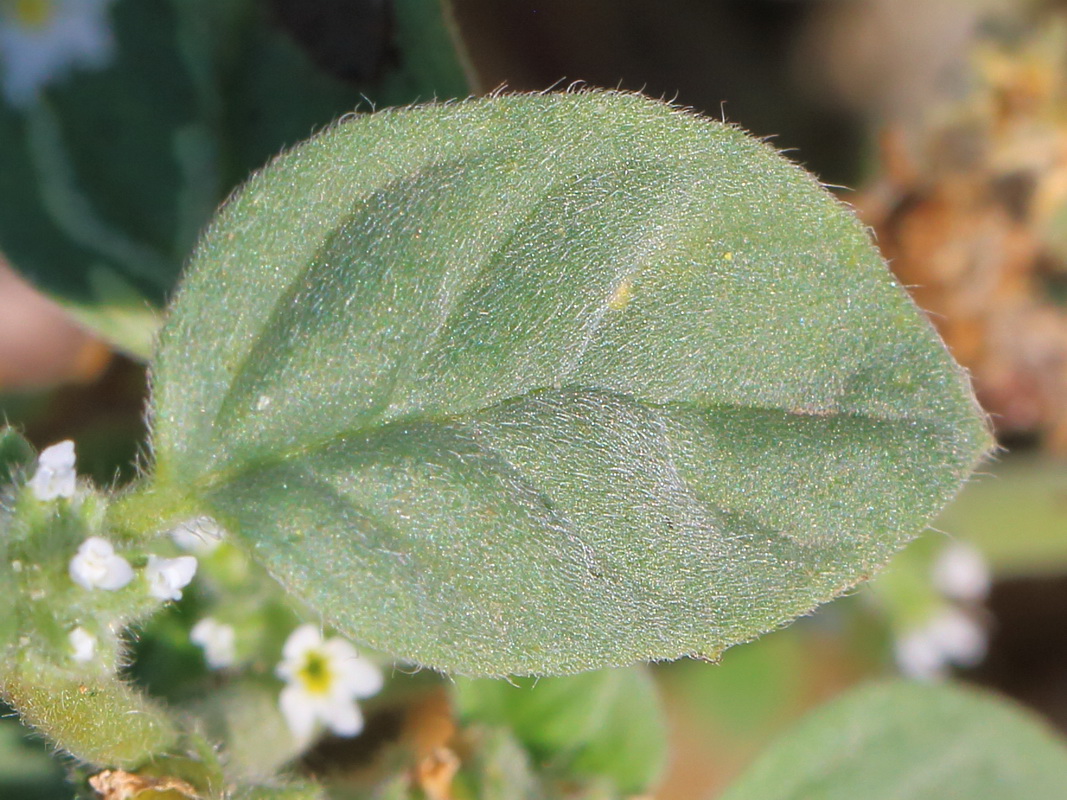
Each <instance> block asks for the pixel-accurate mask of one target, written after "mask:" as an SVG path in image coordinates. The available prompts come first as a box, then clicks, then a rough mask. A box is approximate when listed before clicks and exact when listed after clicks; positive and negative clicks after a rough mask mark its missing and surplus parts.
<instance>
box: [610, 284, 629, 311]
mask: <svg viewBox="0 0 1067 800" xmlns="http://www.w3.org/2000/svg"><path fill="white" fill-rule="evenodd" d="M632 295H633V282H632V281H631V280H630V279H629V278H623V280H622V282H621V283H620V284H619V285H618V286H617V287H616V288H615V291H614V292H612V294H611V298H610V299H609V300H608V308H610V309H611V310H612V311H622V309H624V308H626V306H627V305H628V304H629V303H630V297H631V296H632Z"/></svg>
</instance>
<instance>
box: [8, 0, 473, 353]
mask: <svg viewBox="0 0 1067 800" xmlns="http://www.w3.org/2000/svg"><path fill="white" fill-rule="evenodd" d="M268 6H269V4H267V3H257V2H253V0H210V2H208V0H118V1H117V2H115V3H113V4H111V5H110V6H108V5H107V4H101V5H100V8H101V10H100V12H99V13H100V14H101V15H103V19H102V20H101V21H100V24H101V27H102V29H103V30H105V31H109V34H105V35H110V37H111V38H112V39H113V41H114V47H113V49H112V50H111V51H110V52H108V53H105V54H104V55H102V56H101V57H100V58H99V59H98V61H100V62H101V63H96V64H93V65H91V66H90V67H85V66H82V67H77V66H76V67H75V68H74V69H72V70H71V71H70V72H69V74H68V75H66V76H64V77H62V78H60V79H57V80H55V81H54V82H53V83H51V84H50V85H48V86H47V88H46V89H45V90H44V91H43V92H42V93H41V94H40V96H39V98H38V100H36V101H30V102H27V101H26V100H25V99H24V100H21V101H18V102H13V101H12V100H11V99H10V98H9V100H8V102H0V149H2V151H3V153H4V169H3V170H2V171H0V193H2V196H3V197H4V198H5V202H4V203H3V204H2V205H0V249H2V250H3V251H4V253H5V254H6V256H7V257H8V258H9V259H10V261H11V263H12V264H13V265H14V266H15V267H16V268H17V269H19V270H20V271H21V272H23V273H25V274H26V275H27V276H28V277H30V278H31V279H32V280H33V281H34V282H35V283H36V284H37V285H38V286H40V287H41V288H43V289H45V290H46V291H47V292H49V293H50V294H51V295H53V296H54V297H56V298H57V299H58V300H60V301H61V302H62V303H63V304H64V305H65V306H66V307H67V308H68V309H69V310H70V311H71V312H72V313H73V314H74V316H75V317H77V318H78V319H79V320H80V321H81V322H82V323H83V324H85V325H87V326H89V327H91V328H93V329H94V330H96V331H97V332H98V333H100V334H102V335H103V336H105V337H106V338H107V339H108V340H109V341H111V342H113V343H114V344H116V345H117V346H119V347H120V348H122V349H124V350H125V351H127V352H129V353H131V354H134V355H137V356H140V357H142V358H147V357H148V355H149V354H150V353H151V348H152V343H153V337H154V334H155V331H156V329H157V326H158V322H159V308H160V307H161V306H162V305H163V304H164V303H165V301H166V299H167V297H168V296H169V294H170V292H171V290H172V288H173V286H174V284H175V282H176V281H177V277H178V274H179V272H180V271H181V269H182V266H183V265H184V263H185V261H186V259H187V257H188V254H189V252H190V251H191V249H192V246H193V243H194V241H195V240H196V238H197V236H198V235H199V233H200V231H201V229H202V228H203V227H204V225H205V224H206V222H207V221H208V219H209V217H210V215H211V213H212V212H213V211H214V209H215V208H216V206H217V205H218V204H219V203H220V202H221V201H222V200H223V199H224V198H225V197H226V196H227V194H228V193H229V192H230V191H231V190H232V188H233V187H234V186H235V185H237V184H238V183H240V182H241V181H243V180H244V179H245V178H246V177H247V176H248V174H249V172H250V171H251V170H253V169H255V168H257V167H259V166H260V165H261V164H262V163H263V162H264V161H266V160H268V159H269V158H271V157H273V156H274V155H275V154H277V153H278V152H279V151H280V150H282V149H283V148H284V147H286V146H288V145H292V144H294V143H296V142H298V141H300V140H301V139H303V138H305V137H306V136H307V135H308V133H309V132H310V131H312V130H314V129H315V128H318V127H322V126H325V125H327V124H329V123H330V122H331V121H333V120H334V119H335V118H337V117H338V116H340V115H341V114H344V113H347V112H349V111H351V110H352V109H353V108H355V107H356V106H357V105H359V104H360V103H361V102H363V100H364V98H370V99H371V100H372V101H377V102H383V103H409V102H411V101H413V100H417V99H420V98H423V99H425V98H429V97H433V96H435V95H436V96H440V97H461V96H464V95H466V94H468V93H469V91H470V86H469V83H468V80H467V73H466V72H465V71H464V69H463V66H462V64H461V61H460V57H459V55H458V54H457V53H458V50H457V49H456V48H455V47H452V45H451V43H452V41H453V40H452V39H450V38H449V32H448V30H447V29H446V27H445V26H446V24H447V22H448V17H447V14H446V13H445V7H444V6H443V5H440V4H438V3H433V2H429V0H407V1H406V2H403V3H400V4H399V6H398V9H397V15H398V16H397V26H396V32H395V36H396V39H397V41H396V43H395V45H396V47H397V48H399V49H398V50H397V51H396V52H397V56H396V59H395V63H392V62H390V63H388V64H385V65H384V66H380V67H377V68H375V69H374V70H372V71H370V72H368V73H367V75H366V76H364V78H363V79H362V80H356V79H353V80H341V79H340V78H338V77H337V76H335V75H331V74H329V73H328V72H327V71H325V70H324V69H322V68H320V67H319V66H316V64H315V63H314V62H313V57H314V55H315V53H314V48H315V47H316V42H314V41H312V42H308V43H305V44H306V47H302V46H301V44H300V43H298V42H297V41H296V40H295V39H294V38H293V37H292V36H290V35H289V34H288V33H287V32H286V31H284V30H282V29H281V27H280V25H279V20H278V19H276V18H275V17H276V15H272V14H271V13H270V10H269V8H268ZM0 13H3V14H5V15H7V18H6V20H5V21H4V24H5V25H7V26H9V27H15V28H17V26H18V25H19V24H28V23H20V21H19V12H18V10H17V9H10V10H7V11H4V10H3V8H2V7H0ZM89 13H90V14H91V13H92V12H89ZM316 13H320V12H317V11H316V9H314V8H311V7H310V5H308V4H305V5H304V8H303V10H298V14H303V15H305V16H307V15H315V14H316ZM333 13H334V14H336V13H339V12H337V11H336V10H335V11H334V12H333ZM345 13H348V12H345ZM352 22H353V21H352V20H347V19H341V20H337V19H335V20H334V21H333V25H334V27H335V28H337V29H349V28H351V27H352V24H351V23H352ZM50 23H51V21H50V20H46V21H45V22H44V23H43V25H44V32H43V33H42V34H41V36H42V37H43V39H47V38H48V35H49V34H48V25H49V24H50ZM345 23H348V24H347V25H346V24H345ZM67 24H68V26H69V25H82V26H85V25H86V23H85V21H84V20H82V21H80V22H79V21H77V20H75V21H73V22H70V21H68V23H67ZM83 33H84V32H83ZM85 35H87V34H85ZM382 35H383V36H384V35H386V34H385V33H383V34H382ZM41 46H42V47H49V46H51V45H47V44H45V45H41ZM382 47H384V48H385V49H386V50H390V48H392V47H393V43H390V42H386V43H385V44H383V45H382ZM308 48H310V49H311V52H309V50H308ZM409 48H410V49H409Z"/></svg>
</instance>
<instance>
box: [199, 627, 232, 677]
mask: <svg viewBox="0 0 1067 800" xmlns="http://www.w3.org/2000/svg"><path fill="white" fill-rule="evenodd" d="M236 638H237V637H236V632H235V631H234V629H233V625H227V624H226V623H224V622H219V621H218V620H217V619H213V618H212V617H204V618H203V619H202V620H200V621H199V622H198V623H196V624H195V625H194V626H193V629H192V630H191V631H189V639H190V640H192V642H193V644H198V645H200V646H201V647H202V648H204V660H205V661H207V665H208V666H209V667H211V668H212V669H223V668H225V667H232V666H233V664H234V662H235V661H236V660H237V653H236V650H235V648H234V644H235V640H236Z"/></svg>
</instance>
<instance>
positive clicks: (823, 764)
mask: <svg viewBox="0 0 1067 800" xmlns="http://www.w3.org/2000/svg"><path fill="white" fill-rule="evenodd" d="M1064 786H1067V749H1065V748H1064V742H1063V741H1062V740H1061V739H1060V738H1059V737H1058V736H1055V735H1054V734H1053V733H1052V732H1051V730H1049V729H1048V728H1047V727H1046V726H1045V725H1044V724H1043V723H1042V722H1041V721H1039V720H1038V719H1036V718H1034V717H1032V716H1031V715H1030V714H1029V713H1028V712H1026V711H1024V710H1023V709H1021V708H1019V707H1016V706H1014V705H1012V704H1010V703H1008V702H1006V701H1004V700H1002V699H1000V698H997V697H995V696H993V695H989V694H986V693H983V692H977V691H974V690H971V689H961V688H957V687H952V686H931V685H926V684H910V683H903V682H894V683H886V684H879V685H874V686H867V687H864V688H861V689H859V690H856V691H853V692H850V693H849V694H847V695H845V696H844V697H842V698H841V699H839V700H837V701H835V702H834V703H832V704H830V705H828V706H825V707H823V708H821V709H819V710H818V711H816V712H814V713H813V714H811V715H810V716H809V717H807V718H806V719H805V720H804V721H802V722H801V723H800V724H799V725H798V726H797V727H796V728H794V729H793V730H792V731H790V732H789V733H787V734H786V735H785V736H784V737H782V738H781V739H780V740H779V741H778V742H777V744H775V745H773V746H772V747H771V749H770V750H768V751H767V752H766V753H765V754H764V755H763V756H761V757H760V758H759V759H758V760H757V761H756V763H755V764H753V765H752V767H751V768H750V769H749V770H748V772H747V773H746V774H745V775H744V776H742V778H741V779H740V780H739V781H738V782H737V783H736V784H734V785H733V786H732V787H731V788H730V789H729V790H728V791H727V792H726V793H725V794H724V795H723V796H722V798H721V800H814V799H815V798H818V799H819V800H854V798H861V797H862V798H864V800H889V799H890V798H908V800H1018V798H1023V797H1027V798H1038V797H1041V798H1046V797H1047V798H1052V797H1059V796H1062V794H1063V789H1064Z"/></svg>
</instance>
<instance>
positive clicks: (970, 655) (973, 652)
mask: <svg viewBox="0 0 1067 800" xmlns="http://www.w3.org/2000/svg"><path fill="white" fill-rule="evenodd" d="M986 648H987V641H986V634H985V631H984V630H983V629H982V627H981V626H980V625H979V624H978V623H977V622H975V621H974V619H972V618H971V617H970V616H968V615H967V614H964V613H963V612H962V611H960V610H958V609H955V608H951V607H949V608H945V609H944V610H942V611H940V612H938V613H937V614H936V615H935V616H933V617H932V618H931V619H930V621H929V622H927V623H926V624H925V625H923V626H922V627H920V628H916V629H914V630H912V631H909V632H908V633H906V634H905V635H904V636H901V637H900V638H899V639H898V640H897V642H896V646H895V655H896V661H897V666H898V667H899V668H900V671H901V672H903V673H904V674H905V675H907V676H908V677H910V678H916V679H918V680H937V679H939V678H943V677H945V675H946V673H947V672H948V668H949V666H950V665H952V664H956V665H958V666H961V667H973V666H975V665H976V664H978V663H979V662H980V661H981V660H982V659H983V658H985V654H986Z"/></svg>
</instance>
